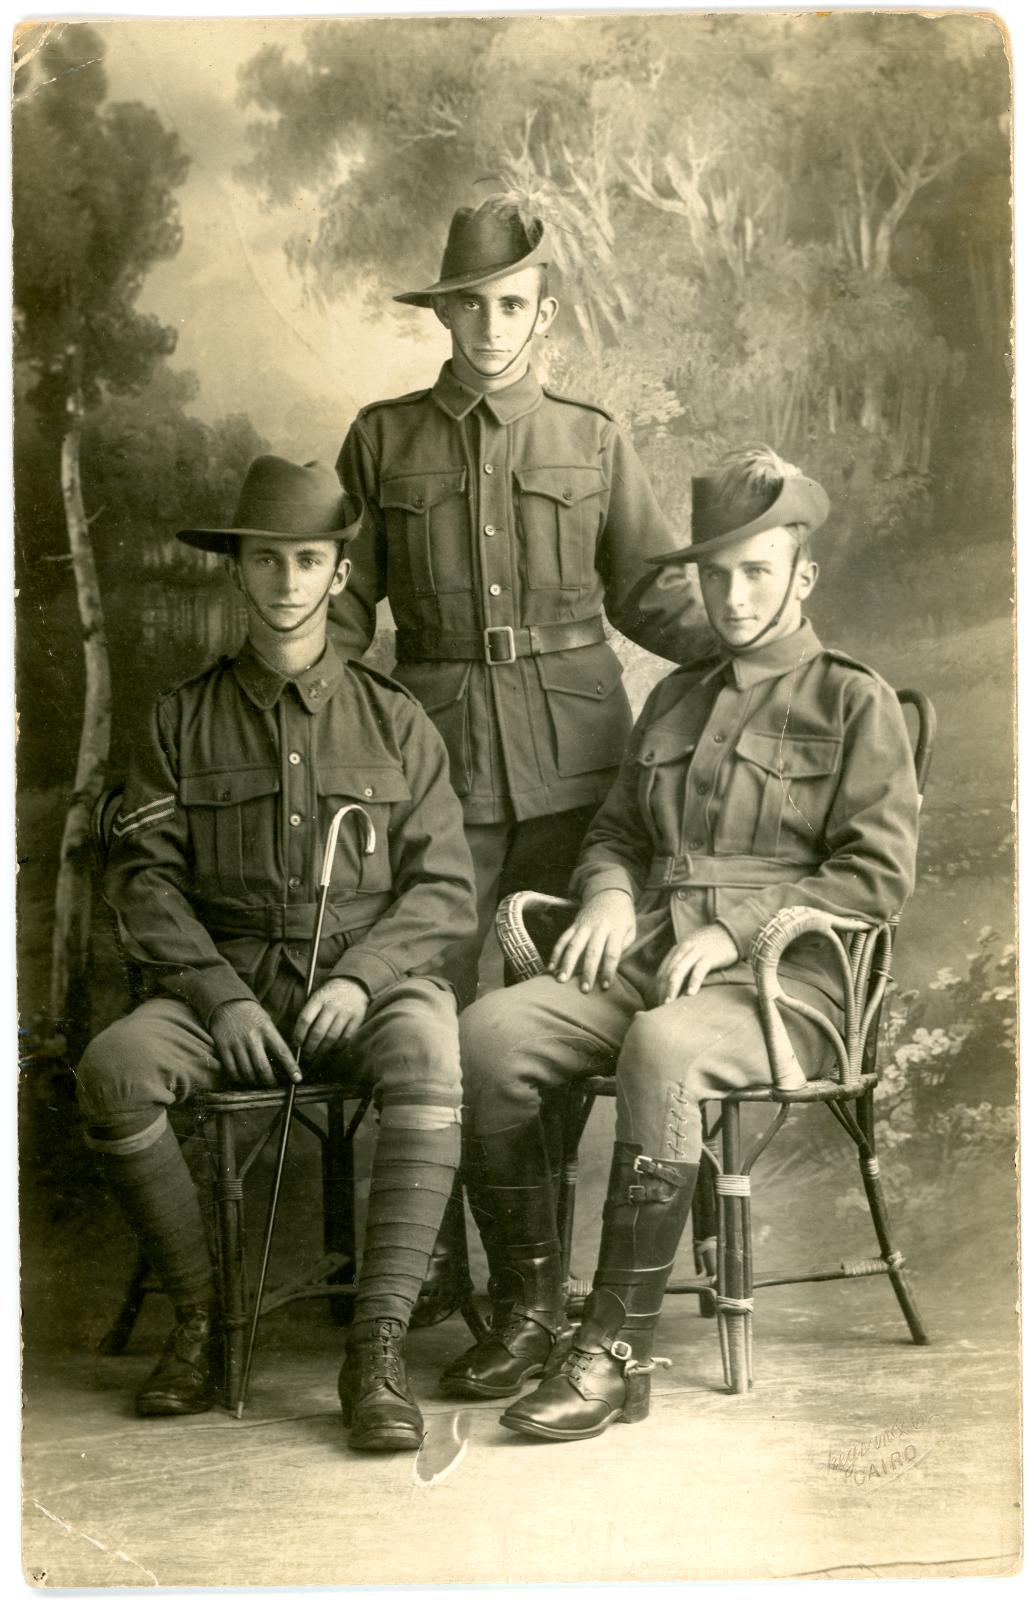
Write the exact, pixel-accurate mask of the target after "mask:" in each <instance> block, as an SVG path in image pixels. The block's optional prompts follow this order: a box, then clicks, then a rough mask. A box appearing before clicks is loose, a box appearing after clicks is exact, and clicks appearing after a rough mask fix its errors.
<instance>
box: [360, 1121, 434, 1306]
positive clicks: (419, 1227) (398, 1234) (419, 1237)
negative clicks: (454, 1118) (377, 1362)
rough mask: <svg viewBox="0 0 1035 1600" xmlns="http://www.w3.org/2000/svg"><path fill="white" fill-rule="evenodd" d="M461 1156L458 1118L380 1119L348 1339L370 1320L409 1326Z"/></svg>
mask: <svg viewBox="0 0 1035 1600" xmlns="http://www.w3.org/2000/svg"><path fill="white" fill-rule="evenodd" d="M394 1109H395V1108H393V1110H394ZM400 1109H401V1108H400ZM459 1162H460V1127H459V1124H458V1123H457V1122H453V1123H452V1124H451V1125H450V1126H447V1127H440V1128H413V1127H400V1126H395V1125H392V1124H386V1121H385V1119H384V1118H383V1119H382V1123H381V1128H380V1131H379V1133H378V1137H377V1147H376V1149H375V1151H374V1166H373V1173H372V1175H371V1179H370V1201H369V1205H368V1207H367V1225H366V1233H365V1236H364V1241H363V1264H362V1268H361V1270H360V1274H359V1283H358V1285H357V1290H356V1302H355V1312H354V1321H353V1329H352V1332H353V1337H354V1338H362V1337H363V1336H364V1335H365V1334H366V1333H369V1331H370V1326H371V1324H377V1323H380V1322H383V1321H385V1320H392V1321H395V1322H399V1323H401V1324H402V1326H403V1327H404V1328H405V1327H406V1326H408V1324H409V1320H410V1313H411V1311H412V1310H413V1307H414V1305H415V1304H416V1301H417V1296H418V1295H419V1294H420V1290H421V1285H422V1284H423V1282H424V1279H425V1277H426V1276H427V1271H428V1263H429V1261H430V1260H431V1252H432V1250H433V1249H434V1247H435V1240H436V1238H437V1237H438V1230H439V1227H440V1226H441V1223H442V1217H443V1213H444V1212H445V1209H446V1202H447V1200H448V1199H449V1194H450V1190H451V1189H452V1187H453V1174H454V1173H455V1172H456V1169H457V1167H458V1165H459Z"/></svg>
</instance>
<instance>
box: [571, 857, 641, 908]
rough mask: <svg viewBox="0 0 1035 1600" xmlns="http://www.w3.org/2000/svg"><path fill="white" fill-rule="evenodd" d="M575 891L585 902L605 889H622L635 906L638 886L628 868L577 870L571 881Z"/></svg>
mask: <svg viewBox="0 0 1035 1600" xmlns="http://www.w3.org/2000/svg"><path fill="white" fill-rule="evenodd" d="M571 885H572V889H573V891H574V892H575V893H576V894H577V895H578V896H579V898H580V900H582V901H583V902H585V901H586V900H588V899H589V897H590V895H594V894H601V893H602V892H603V890H605V889H621V890H622V892H623V893H624V894H627V895H628V896H629V898H630V899H631V900H632V901H633V903H634V904H635V901H636V885H635V884H634V883H633V880H632V875H631V873H630V872H629V870H628V868H627V867H619V866H607V867H603V866H602V867H581V868H576V870H575V873H574V876H573V877H572V880H571Z"/></svg>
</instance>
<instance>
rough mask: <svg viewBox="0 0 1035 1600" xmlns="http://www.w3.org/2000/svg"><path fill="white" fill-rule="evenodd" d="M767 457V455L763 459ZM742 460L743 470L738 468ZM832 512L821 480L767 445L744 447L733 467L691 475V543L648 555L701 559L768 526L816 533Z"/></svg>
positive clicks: (659, 560) (663, 559) (661, 560)
mask: <svg viewBox="0 0 1035 1600" xmlns="http://www.w3.org/2000/svg"><path fill="white" fill-rule="evenodd" d="M767 458H768V459H767ZM739 460H742V461H743V471H742V472H740V473H738V472H737V470H736V467H737V462H738V461H739ZM770 462H772V463H773V464H775V465H776V466H777V467H783V468H784V469H785V470H784V473H783V476H782V477H781V476H774V475H773V473H772V471H771V470H762V471H759V470H758V468H759V465H760V464H761V465H762V467H763V468H764V469H768V468H769V465H770ZM829 515H830V500H829V498H828V496H827V492H826V490H825V489H824V488H823V486H822V484H819V483H816V481H815V479H813V478H806V477H805V475H804V473H802V472H799V471H798V469H797V468H796V467H795V468H788V466H787V463H785V462H781V461H780V459H779V457H778V456H774V455H772V453H771V452H768V451H761V450H759V451H757V452H752V451H748V452H744V453H743V455H742V456H739V455H738V456H737V457H735V458H734V463H733V466H732V467H727V468H726V469H725V470H724V471H722V472H715V473H709V474H708V475H707V476H705V477H701V478H692V479H691V502H690V543H689V544H688V545H685V546H684V547H683V548H682V549H681V550H670V551H666V552H665V553H664V554H662V555H655V556H648V557H647V558H646V559H647V560H648V561H650V562H653V563H655V564H656V565H658V566H661V565H664V564H666V563H669V562H674V561H701V560H702V559H704V558H705V557H707V556H709V555H711V554H712V552H713V551H716V550H724V549H725V548H726V547H727V546H728V545H731V544H737V543H738V541H739V540H741V539H750V538H751V537H752V536H753V535H754V534H756V533H765V532H766V531H767V530H768V529H769V528H788V527H791V528H793V527H797V528H801V529H802V530H803V531H804V532H806V533H815V532H816V530H817V528H821V527H822V526H823V524H824V522H826V520H827V517H828V516H829Z"/></svg>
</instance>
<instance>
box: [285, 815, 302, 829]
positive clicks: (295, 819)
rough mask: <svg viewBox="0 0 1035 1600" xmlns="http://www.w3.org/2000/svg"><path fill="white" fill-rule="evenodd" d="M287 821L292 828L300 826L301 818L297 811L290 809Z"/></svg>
mask: <svg viewBox="0 0 1035 1600" xmlns="http://www.w3.org/2000/svg"><path fill="white" fill-rule="evenodd" d="M288 821H289V822H290V824H291V826H292V827H293V828H300V827H301V826H302V818H301V817H300V816H299V814H298V812H297V811H292V813H291V815H290V817H288Z"/></svg>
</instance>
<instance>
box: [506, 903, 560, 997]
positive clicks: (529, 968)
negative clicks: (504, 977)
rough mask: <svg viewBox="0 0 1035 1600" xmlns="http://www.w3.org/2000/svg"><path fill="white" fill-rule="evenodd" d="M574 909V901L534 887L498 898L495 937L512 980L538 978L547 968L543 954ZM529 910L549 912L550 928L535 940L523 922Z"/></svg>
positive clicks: (551, 945)
mask: <svg viewBox="0 0 1035 1600" xmlns="http://www.w3.org/2000/svg"><path fill="white" fill-rule="evenodd" d="M577 910H578V905H577V903H576V902H575V901H574V900H561V899H558V897H557V896H556V895H553V894H537V893H536V892H535V890H533V889H520V890H519V891H518V892H517V894H508V895H507V897H506V899H505V900H501V901H500V903H499V906H498V907H497V910H496V937H497V939H498V940H499V942H500V949H501V950H502V951H503V959H504V961H505V962H506V965H507V968H508V971H509V973H510V975H511V977H512V978H513V979H515V980H516V981H518V982H521V981H523V980H524V979H525V978H538V977H540V976H541V975H542V974H543V973H544V972H545V971H546V959H545V957H546V956H547V955H548V954H549V951H550V950H551V949H552V948H553V945H554V943H555V942H556V939H557V938H558V936H559V934H560V933H561V932H562V931H563V929H564V928H565V927H567V925H568V923H569V922H570V921H571V919H572V917H573V916H574V915H575V912H576V911H577ZM529 912H531V913H532V914H533V916H534V914H535V913H536V912H546V913H547V914H548V921H549V927H548V929H547V930H546V931H545V933H543V932H541V933H540V934H539V937H538V939H537V938H536V937H534V936H533V934H532V933H531V932H530V931H529V927H528V923H527V921H526V918H527V916H528V914H529ZM559 913H563V916H561V915H559ZM554 928H556V932H554V931H553V930H554ZM544 946H546V948H545V949H544Z"/></svg>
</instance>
